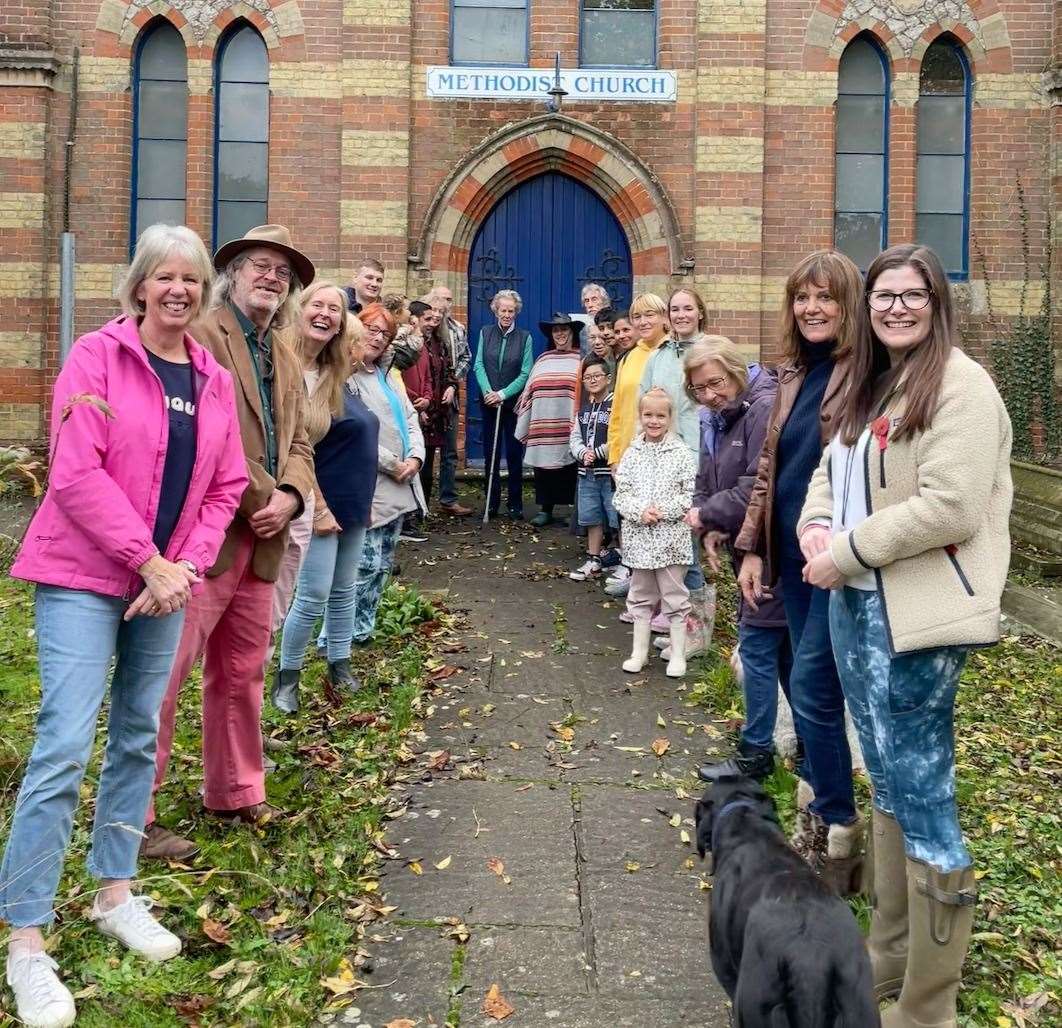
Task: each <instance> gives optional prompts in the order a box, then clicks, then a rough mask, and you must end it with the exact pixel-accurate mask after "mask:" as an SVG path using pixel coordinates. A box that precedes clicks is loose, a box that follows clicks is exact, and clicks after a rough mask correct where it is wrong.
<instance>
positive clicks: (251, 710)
mask: <svg viewBox="0 0 1062 1028" xmlns="http://www.w3.org/2000/svg"><path fill="white" fill-rule="evenodd" d="M253 552H254V537H253V535H252V534H251V531H250V529H246V528H245V529H244V534H243V536H242V537H241V539H240V542H239V545H238V547H237V550H236V556H235V559H234V561H233V564H232V567H230V568H229V569H228V571H225V572H223V573H222V574H220V575H218V576H217V577H216V578H206V579H204V581H203V588H202V590H201V591H200V592H199V594H198V595H196V596H194V597H193V598H192V600H191V601H190V602H189V604H188V607H187V609H186V612H185V617H184V629H183V631H182V633H181V644H180V646H179V647H178V649H177V658H176V660H175V661H174V664H173V671H172V672H171V673H170V683H169V686H168V688H167V690H166V698H165V699H164V700H163V701H162V709H161V711H159V739H158V750H157V752H156V754H155V784H154V786H153V787H152V790H151V792H152V803H151V804H150V805H149V807H148V812H147V818H146V820H145V824H151V823H152V822H153V821H154V820H155V807H154V794H155V793H156V792H158V790H159V787H160V786H161V785H162V783H163V781H164V779H165V777H166V767H167V765H168V764H169V760H170V751H171V750H172V749H173V731H174V726H175V723H176V718H177V693H178V691H179V690H180V688H181V685H182V684H183V683H184V680H185V679H186V678H187V677H188V673H189V672H190V671H191V670H192V668H193V666H194V665H195V663H196V661H197V660H199V658H200V657H203V658H204V660H203V777H204V792H203V801H204V803H205V804H206V806H208V807H210V808H211V809H212V810H236V809H237V808H239V807H246V806H250V805H251V804H253V803H261V802H262V801H263V800H264V799H265V772H264V769H263V767H262V727H261V716H262V693H263V688H264V682H263V677H262V666H263V662H264V660H265V652H266V647H267V646H268V645H269V638H270V628H271V625H272V614H273V610H272V606H273V583H272V582H263V581H262V579H260V578H258V577H257V576H256V575H255V573H254V572H253V571H252V570H251V557H252V554H253Z"/></svg>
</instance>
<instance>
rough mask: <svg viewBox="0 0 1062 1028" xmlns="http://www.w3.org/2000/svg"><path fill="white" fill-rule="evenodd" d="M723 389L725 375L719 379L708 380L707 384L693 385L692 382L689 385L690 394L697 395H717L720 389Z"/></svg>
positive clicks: (724, 386)
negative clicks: (709, 393)
mask: <svg viewBox="0 0 1062 1028" xmlns="http://www.w3.org/2000/svg"><path fill="white" fill-rule="evenodd" d="M725 388H726V375H723V376H721V377H719V378H710V379H708V381H707V382H703V383H701V385H695V384H694V383H693V382H691V383H690V392H693V393H696V394H697V395H700V394H701V393H708V392H712V393H717V392H719V390H720V389H725Z"/></svg>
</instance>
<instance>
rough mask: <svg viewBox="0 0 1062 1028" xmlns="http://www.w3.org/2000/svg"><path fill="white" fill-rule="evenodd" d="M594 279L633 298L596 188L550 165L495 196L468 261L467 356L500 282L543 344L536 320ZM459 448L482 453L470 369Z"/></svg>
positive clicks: (618, 234) (576, 309)
mask: <svg viewBox="0 0 1062 1028" xmlns="http://www.w3.org/2000/svg"><path fill="white" fill-rule="evenodd" d="M587 282H600V283H601V284H602V285H603V286H604V287H605V288H606V289H607V290H608V291H609V295H610V296H611V297H612V298H613V301H612V302H613V306H615V307H626V306H627V305H628V304H629V303H630V300H631V252H630V247H629V246H628V244H627V237H626V235H625V234H624V231H623V229H622V227H621V226H620V223H619V222H618V221H617V220H616V216H615V215H614V214H613V213H612V211H610V210H609V209H608V206H607V205H606V204H605V203H604V201H603V200H601V199H600V198H599V197H598V196H597V194H596V193H594V192H593V191H591V190H590V189H588V188H587V187H586V186H584V185H583V184H582V183H580V182H576V181H575V179H573V178H569V177H568V176H567V175H561V174H559V173H557V172H549V173H547V174H545V175H539V176H538V177H537V178H533V179H529V180H528V181H527V182H524V183H522V184H521V185H519V186H517V187H516V188H515V189H513V190H512V191H511V192H509V193H506V195H505V196H503V197H502V199H501V200H499V201H498V203H497V204H495V206H494V209H493V210H492V211H491V212H490V214H488V215H487V218H486V220H485V221H484V222H483V224H482V225H481V226H480V228H479V231H478V232H477V233H476V238H475V240H474V241H473V243H472V251H471V254H470V257H469V262H468V328H469V343H470V345H471V347H472V356H473V358H475V355H476V349H477V347H478V345H479V332H480V329H482V328H483V326H484V325H489V324H490V323H491V321H493V319H494V316H493V315H492V314H491V311H490V301H491V299H492V298H493V297H494V294H495V293H496V292H497V291H498V290H499V289H515V290H516V291H517V292H518V293H519V294H520V297H521V298H522V299H523V301H524V305H523V309H522V310H521V312H520V314H519V315H518V316H517V319H516V323H517V325H518V326H519V327H520V328H525V329H527V330H528V331H529V332H530V333H531V335H532V337H533V338H534V341H535V355H536V356H537V355H538V354H540V353H541V352H542V351H543V350H544V349H545V348H546V338H545V336H544V335H543V334H542V333H541V331H540V330H539V327H538V323H539V322H540V321H549V320H550V317H551V315H552V314H553V312H554V311H563V312H566V313H571V314H575V313H580V312H581V311H582V309H583V308H582V304H581V303H580V300H579V294H580V292H581V291H582V288H583V286H584V285H586V283H587ZM467 415H468V421H467V426H468V430H467V434H466V443H465V450H466V454H467V456H468V458H469V459H470V460H481V459H482V457H483V437H482V425H481V411H480V405H479V386H478V384H477V383H476V380H475V375H472V374H470V375H469V385H468V411H467Z"/></svg>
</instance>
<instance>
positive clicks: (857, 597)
mask: <svg viewBox="0 0 1062 1028" xmlns="http://www.w3.org/2000/svg"><path fill="white" fill-rule="evenodd" d="M830 629H831V631H832V633H833V649H834V653H835V654H836V655H837V670H838V671H839V673H840V675H841V684H842V685H843V686H844V694H845V697H846V698H847V700H848V709H849V710H850V711H851V712H852V720H853V721H854V722H855V726H856V730H857V731H858V732H859V742H860V745H861V746H862V749H863V759H864V760H865V761H866V765H867V773H868V774H869V775H870V780H871V782H872V783H873V785H874V806H876V807H877V808H878V809H879V810H881V811H883V812H884V813H886V814H892V815H893V816H894V817H895V818H896V820H897V821H898V822H899V824H900V827H901V828H902V829H903V837H904V844H905V848H906V850H907V854H908V856H910V857H913V858H914V859H915V860H920V861H922V862H923V863H926V864H929V865H931V866H932V867H935V868H936V869H937V870H938V871H943V872H947V871H957V870H959V869H960V868H964V867H969V866H970V864H971V860H970V854H969V852H968V851H967V849H966V846H965V845H964V843H963V839H962V829H961V828H960V827H959V816H958V811H957V809H956V806H955V727H954V723H953V718H954V713H955V693H956V691H957V690H958V687H959V676H960V675H961V674H962V669H963V666H964V665H965V663H966V649H965V647H962V646H942V647H939V648H937V649H932V650H921V651H919V652H918V653H901V654H899V655H897V656H895V657H894V656H892V655H891V654H890V651H889V638H888V633H887V632H886V630H885V613H884V610H883V608H882V605H881V597H880V596H879V595H878V594H877V593H876V592H868V591H865V590H862V589H849V588H845V589H841V590H838V591H837V592H835V593H833V595H832V596H831V599H830Z"/></svg>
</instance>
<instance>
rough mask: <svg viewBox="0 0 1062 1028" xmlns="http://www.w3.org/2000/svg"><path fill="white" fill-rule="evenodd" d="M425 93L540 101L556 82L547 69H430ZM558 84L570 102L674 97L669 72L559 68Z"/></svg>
mask: <svg viewBox="0 0 1062 1028" xmlns="http://www.w3.org/2000/svg"><path fill="white" fill-rule="evenodd" d="M427 79H428V81H427V93H428V96H429V97H431V98H433V99H472V98H475V97H490V98H492V99H495V100H546V99H548V97H549V91H550V89H552V88H553V86H554V85H555V83H556V72H554V70H553V69H552V68H496V67H492V66H486V67H478V68H477V67H465V66H461V67H439V66H436V67H431V68H428V75H427ZM560 84H561V87H562V88H563V89H565V90H566V91H567V93H568V95H567V96H566V97H565V98H564V100H565V103H570V102H571V101H573V100H625V101H628V102H629V101H639V102H646V101H648V102H654V101H655V102H657V103H667V102H669V101H674V100H675V98H676V84H675V73H674V72H673V71H655V70H652V69H646V70H641V71H639V70H622V69H621V70H615V69H609V68H601V69H596V70H595V69H588V68H574V69H565V68H562V69H561V70H560Z"/></svg>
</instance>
